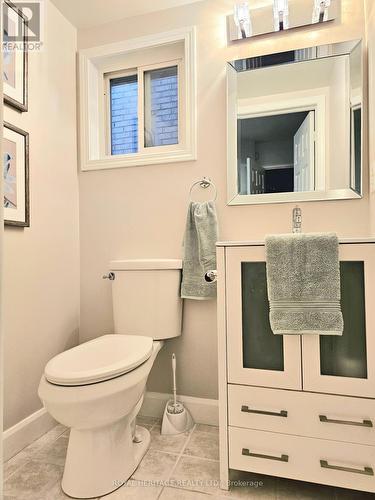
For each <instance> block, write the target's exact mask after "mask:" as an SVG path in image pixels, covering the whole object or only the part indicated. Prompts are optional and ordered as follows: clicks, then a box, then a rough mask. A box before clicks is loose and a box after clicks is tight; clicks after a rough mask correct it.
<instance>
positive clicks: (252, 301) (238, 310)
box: [226, 246, 302, 390]
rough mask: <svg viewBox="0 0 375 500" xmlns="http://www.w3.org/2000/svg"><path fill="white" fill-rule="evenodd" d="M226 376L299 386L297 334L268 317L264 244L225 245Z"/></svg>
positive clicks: (256, 382)
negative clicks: (276, 327)
mask: <svg viewBox="0 0 375 500" xmlns="http://www.w3.org/2000/svg"><path fill="white" fill-rule="evenodd" d="M226 283H227V352H228V381H229V383H232V384H247V385H258V386H264V387H279V388H285V389H296V390H300V389H302V380H301V339H300V336H299V335H295V336H292V335H289V336H281V335H274V334H273V333H272V331H271V327H270V323H269V316H268V314H269V305H268V298H267V281H266V262H265V251H264V246H248V247H245V246H244V247H233V248H228V249H227V250H226Z"/></svg>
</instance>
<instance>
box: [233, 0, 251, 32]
mask: <svg viewBox="0 0 375 500" xmlns="http://www.w3.org/2000/svg"><path fill="white" fill-rule="evenodd" d="M233 17H234V22H235V24H236V26H237V27H238V37H239V38H248V37H249V36H251V35H252V29H251V19H250V9H249V4H248V2H240V3H237V4H235V6H234V14H233Z"/></svg>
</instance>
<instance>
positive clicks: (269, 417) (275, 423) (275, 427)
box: [228, 385, 375, 446]
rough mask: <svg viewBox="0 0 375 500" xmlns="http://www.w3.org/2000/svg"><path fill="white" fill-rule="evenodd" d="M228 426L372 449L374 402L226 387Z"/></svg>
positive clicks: (361, 399) (373, 442)
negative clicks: (358, 445) (308, 437)
mask: <svg viewBox="0 0 375 500" xmlns="http://www.w3.org/2000/svg"><path fill="white" fill-rule="evenodd" d="M228 412H229V425H232V426H236V427H245V428H248V429H259V430H265V431H272V432H282V433H285V434H294V435H300V436H310V437H316V438H320V439H331V440H337V441H345V442H352V443H358V444H366V445H374V446H375V400H371V399H363V398H350V397H344V396H332V395H327V394H316V393H309V392H298V391H286V390H278V389H264V388H261V387H249V386H241V385H228Z"/></svg>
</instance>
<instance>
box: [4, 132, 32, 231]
mask: <svg viewBox="0 0 375 500" xmlns="http://www.w3.org/2000/svg"><path fill="white" fill-rule="evenodd" d="M3 131H4V134H3V176H4V202H3V203H4V224H5V225H7V226H18V227H29V226H30V196H29V134H28V132H25V131H24V130H22V129H20V128H18V127H15V126H14V125H11V124H10V123H7V122H4V128H3Z"/></svg>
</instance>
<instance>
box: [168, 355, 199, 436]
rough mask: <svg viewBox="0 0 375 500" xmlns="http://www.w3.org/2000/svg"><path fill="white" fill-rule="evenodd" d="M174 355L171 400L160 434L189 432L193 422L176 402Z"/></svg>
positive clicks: (182, 406)
mask: <svg viewBox="0 0 375 500" xmlns="http://www.w3.org/2000/svg"><path fill="white" fill-rule="evenodd" d="M176 363H177V362H176V355H175V354H174V353H173V354H172V375H173V399H170V400H169V401H168V402H167V404H166V406H165V410H164V415H163V422H162V425H161V433H162V434H181V433H182V432H186V431H188V430H190V429H191V428H192V427H193V425H194V420H193V418H192V416H191V415H190V413H189V411H188V410H187V409H186V408H185V407H184V405H183V404H182V403H181V401H177V387H176Z"/></svg>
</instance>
